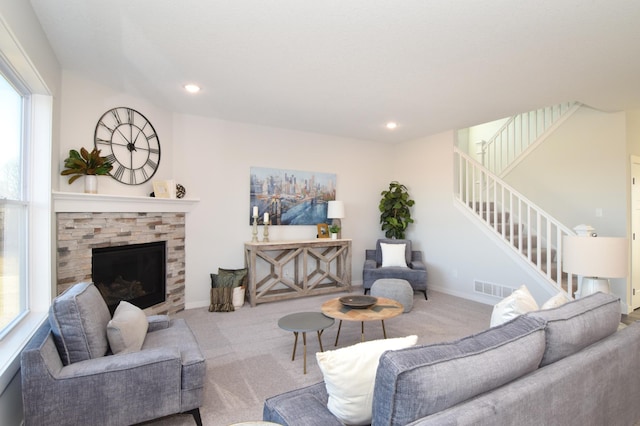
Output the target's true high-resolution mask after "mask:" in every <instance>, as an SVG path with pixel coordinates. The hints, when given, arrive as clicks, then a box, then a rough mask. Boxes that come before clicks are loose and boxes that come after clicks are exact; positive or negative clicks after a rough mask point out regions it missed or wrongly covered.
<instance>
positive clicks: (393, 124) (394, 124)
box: [387, 121, 398, 130]
mask: <svg viewBox="0 0 640 426" xmlns="http://www.w3.org/2000/svg"><path fill="white" fill-rule="evenodd" d="M397 127H398V123H396V122H395V121H390V122H388V123H387V129H389V130H393V129H395V128H397Z"/></svg>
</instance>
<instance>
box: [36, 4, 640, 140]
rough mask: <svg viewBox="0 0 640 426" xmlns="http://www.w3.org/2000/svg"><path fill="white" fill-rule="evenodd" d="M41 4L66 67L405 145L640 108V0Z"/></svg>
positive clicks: (179, 107) (181, 108)
mask: <svg viewBox="0 0 640 426" xmlns="http://www.w3.org/2000/svg"><path fill="white" fill-rule="evenodd" d="M31 3H32V5H33V7H34V9H35V11H36V13H37V15H38V17H39V19H40V21H41V22H42V26H43V28H44V30H45V32H46V33H47V35H48V37H49V39H50V41H51V44H52V46H53V48H54V50H55V52H56V54H57V56H58V59H59V61H60V63H61V65H62V67H63V68H64V69H67V70H73V71H77V72H80V73H82V74H83V75H85V76H87V77H89V78H91V79H94V80H96V81H98V82H101V83H103V84H106V85H109V86H112V87H113V88H115V89H118V90H123V91H126V92H127V93H131V94H133V95H136V96H141V97H144V98H146V99H149V100H151V101H153V102H154V103H156V104H158V105H159V106H161V107H164V108H166V109H168V110H171V111H176V112H184V113H189V114H196V115H204V116H213V117H218V118H222V119H226V120H232V121H240V122H247V123H255V124H262V125H268V126H275V127H284V128H289V129H296V130H303V131H310V132H317V133H323V134H331V135H339V136H345V137H349V138H358V139H365V140H371V141H380V142H389V143H392V142H400V141H406V140H411V139H415V138H418V137H422V136H425V135H431V134H435V133H438V132H441V131H444V130H450V129H457V128H463V127H467V126H470V125H474V124H479V123H483V122H487V121H491V120H493V119H498V118H502V117H506V116H509V115H511V114H514V113H518V112H524V111H529V110H532V109H535V108H537V107H542V106H546V105H552V104H555V103H559V102H564V101H578V102H582V103H584V104H587V105H589V106H592V107H594V108H597V109H601V110H605V111H619V110H624V109H635V108H640V1H638V0H534V1H532V0H490V1H489V0H486V1H479V0H324V1H320V0H313V1H312V0H110V1H98V0H56V1H52V0H31ZM190 82H193V83H197V84H199V85H200V86H201V87H202V91H201V92H200V93H199V94H197V95H195V96H194V95H189V94H187V93H185V91H184V90H183V89H182V86H183V85H184V84H186V83H190ZM389 120H395V121H397V122H398V124H399V127H398V129H396V130H395V131H389V130H387V129H385V128H384V124H385V123H386V122H387V121H389Z"/></svg>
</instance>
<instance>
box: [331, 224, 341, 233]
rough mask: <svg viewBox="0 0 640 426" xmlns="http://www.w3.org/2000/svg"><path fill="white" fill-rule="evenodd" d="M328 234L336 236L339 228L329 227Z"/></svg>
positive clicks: (336, 226) (335, 226)
mask: <svg viewBox="0 0 640 426" xmlns="http://www.w3.org/2000/svg"><path fill="white" fill-rule="evenodd" d="M329 232H330V233H332V234H337V233H338V232H340V227H339V226H338V225H330V226H329Z"/></svg>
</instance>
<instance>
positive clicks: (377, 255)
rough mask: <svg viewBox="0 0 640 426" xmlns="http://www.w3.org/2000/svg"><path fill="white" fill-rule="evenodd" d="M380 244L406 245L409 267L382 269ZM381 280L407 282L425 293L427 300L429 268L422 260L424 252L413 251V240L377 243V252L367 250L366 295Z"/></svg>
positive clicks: (363, 279) (364, 283) (363, 278)
mask: <svg viewBox="0 0 640 426" xmlns="http://www.w3.org/2000/svg"><path fill="white" fill-rule="evenodd" d="M380 243H385V244H404V245H405V260H406V263H407V267H401V266H386V267H382V249H381V246H380ZM381 278H397V279H402V280H406V281H408V282H409V284H411V287H412V288H413V290H414V291H421V292H423V293H424V298H425V299H427V267H426V265H425V263H424V261H423V260H422V252H421V251H418V250H412V247H411V240H396V239H390V238H383V239H379V240H378V241H377V242H376V248H375V250H365V261H364V268H363V270H362V283H363V287H364V293H365V294H367V293H368V292H369V290H371V286H372V285H373V283H374V282H375V281H376V280H379V279H381Z"/></svg>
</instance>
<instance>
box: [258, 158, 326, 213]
mask: <svg viewBox="0 0 640 426" xmlns="http://www.w3.org/2000/svg"><path fill="white" fill-rule="evenodd" d="M250 173H251V188H250V194H249V198H250V202H249V206H250V208H249V224H252V223H253V214H254V212H255V210H256V209H254V207H257V213H258V223H264V217H265V216H264V214H265V213H268V214H269V216H268V217H269V222H270V223H271V224H272V225H317V224H318V223H321V222H327V202H328V201H332V200H335V199H336V174H335V173H320V172H304V171H299V170H283V169H270V168H265V167H251V171H250Z"/></svg>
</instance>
